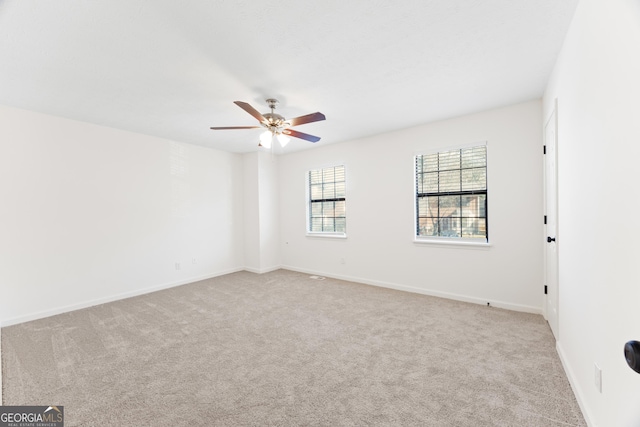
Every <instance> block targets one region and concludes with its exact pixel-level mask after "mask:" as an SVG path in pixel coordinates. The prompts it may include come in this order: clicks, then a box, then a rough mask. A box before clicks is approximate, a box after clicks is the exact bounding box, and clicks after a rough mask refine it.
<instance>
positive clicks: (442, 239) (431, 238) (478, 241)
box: [412, 141, 491, 247]
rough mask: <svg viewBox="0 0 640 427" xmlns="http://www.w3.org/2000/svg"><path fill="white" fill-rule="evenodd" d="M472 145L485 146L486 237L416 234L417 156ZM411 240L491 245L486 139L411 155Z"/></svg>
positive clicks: (475, 245)
mask: <svg viewBox="0 0 640 427" xmlns="http://www.w3.org/2000/svg"><path fill="white" fill-rule="evenodd" d="M473 147H485V150H486V151H485V153H486V165H485V171H486V189H485V190H484V192H485V197H486V202H485V221H486V230H487V231H486V238H485V239H481V238H472V237H466V238H465V237H449V236H421V235H419V234H418V227H419V220H420V218H419V209H418V200H419V197H418V194H419V193H418V187H417V185H418V184H417V183H418V168H417V158H418V156H425V155H429V154H436V153H443V152H447V151H455V150H463V149H465V148H473ZM412 167H413V183H412V184H413V198H412V200H413V211H414V213H413V224H412V225H413V232H412V234H413V241H414V243H418V244H438V245H439V244H444V245H454V246H472V247H489V246H491V243H490V237H489V229H490V226H489V206H488V205H489V144H488V143H487V141H480V142H475V143H468V144H459V145H455V146H446V147H437V148H433V149H429V150H423V151H419V152H416V153H415V154H414V156H413V165H412Z"/></svg>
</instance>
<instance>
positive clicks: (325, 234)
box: [307, 232, 347, 239]
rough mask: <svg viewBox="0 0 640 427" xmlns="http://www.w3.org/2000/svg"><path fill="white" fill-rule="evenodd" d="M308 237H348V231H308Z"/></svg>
mask: <svg viewBox="0 0 640 427" xmlns="http://www.w3.org/2000/svg"><path fill="white" fill-rule="evenodd" d="M307 237H320V238H326V239H346V238H347V235H346V233H309V232H307Z"/></svg>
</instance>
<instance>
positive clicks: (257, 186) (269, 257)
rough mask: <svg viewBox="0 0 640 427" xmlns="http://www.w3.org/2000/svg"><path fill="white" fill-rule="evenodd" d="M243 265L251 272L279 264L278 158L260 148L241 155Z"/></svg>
mask: <svg viewBox="0 0 640 427" xmlns="http://www.w3.org/2000/svg"><path fill="white" fill-rule="evenodd" d="M243 163H244V223H245V229H244V261H245V263H244V266H245V269H246V270H248V271H251V272H254V273H265V272H267V271H271V270H275V269H277V268H279V267H280V245H279V238H280V236H279V221H280V218H279V194H278V190H279V189H278V158H277V157H275V156H274V155H273V154H271V153H270V152H267V151H264V150H261V151H256V152H252V153H246V154H244V155H243Z"/></svg>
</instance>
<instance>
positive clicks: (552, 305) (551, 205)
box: [544, 104, 560, 341]
mask: <svg viewBox="0 0 640 427" xmlns="http://www.w3.org/2000/svg"><path fill="white" fill-rule="evenodd" d="M557 110H558V109H557V104H556V108H554V109H553V113H552V114H551V117H550V118H549V121H547V124H546V125H545V129H544V142H545V146H546V154H545V156H544V157H545V160H544V165H545V168H544V169H545V208H546V219H547V224H546V236H545V248H546V250H545V252H546V263H545V265H546V272H545V285H546V292H547V295H546V296H547V301H546V304H547V307H546V313H547V321H548V322H549V326H550V327H551V331H552V332H553V335H554V336H555V337H556V341H559V340H560V335H559V329H558V295H559V293H558V242H557V240H556V239H557V234H558V227H557V220H558V185H557V183H558V180H557V177H558V165H557V155H556V146H557V123H558V118H557Z"/></svg>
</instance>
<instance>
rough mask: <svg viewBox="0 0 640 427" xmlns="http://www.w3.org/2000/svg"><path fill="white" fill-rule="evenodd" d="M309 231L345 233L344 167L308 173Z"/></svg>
mask: <svg viewBox="0 0 640 427" xmlns="http://www.w3.org/2000/svg"><path fill="white" fill-rule="evenodd" d="M308 181H309V231H310V232H312V233H346V231H347V217H346V183H345V170H344V166H335V167H330V168H324V169H316V170H312V171H309V175H308Z"/></svg>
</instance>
